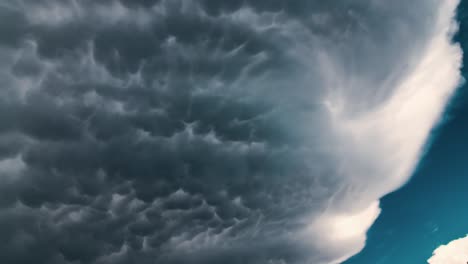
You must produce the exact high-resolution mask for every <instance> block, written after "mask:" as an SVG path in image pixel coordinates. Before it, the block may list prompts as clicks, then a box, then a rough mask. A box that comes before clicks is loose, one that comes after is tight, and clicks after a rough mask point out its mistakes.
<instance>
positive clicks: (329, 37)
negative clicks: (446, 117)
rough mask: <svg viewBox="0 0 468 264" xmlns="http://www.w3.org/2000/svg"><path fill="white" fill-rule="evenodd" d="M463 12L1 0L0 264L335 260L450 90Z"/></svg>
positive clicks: (359, 241)
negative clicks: (457, 14)
mask: <svg viewBox="0 0 468 264" xmlns="http://www.w3.org/2000/svg"><path fill="white" fill-rule="evenodd" d="M457 4H458V1H457V0H444V1H440V0H413V1H407V0H394V1H384V0H336V1H321V0H313V1H310V0H309V1H306V0H295V1H290V0H288V1H286V0H255V1H254V0H242V1H237V0H232V1H219V0H200V1H195V0H134V1H131V0H102V1H91V0H36V1H27V0H23V1H16V0H4V1H2V3H0V17H1V20H2V22H1V23H0V64H1V66H0V84H1V86H0V234H2V235H1V236H0V243H1V245H2V247H0V262H1V263H10V264H20V263H38V264H42V263H48V264H78V263H80V264H105V263H141V264H146V263H157V264H159V263H164V264H171V263H173V264H176V263H187V264H197V263H203V264H205V263H227V264H228V263H246V264H250V263H255V264H262V263H265V264H280V263H284V264H306V263H338V262H341V261H343V260H345V259H347V258H349V257H350V256H352V255H353V254H356V253H357V252H359V251H360V250H361V249H362V247H363V246H364V244H365V239H366V236H365V235H366V231H367V229H368V228H369V227H370V226H371V225H372V223H373V221H374V220H375V219H376V217H377V216H378V215H379V213H380V208H379V202H378V201H379V199H380V198H381V197H382V196H383V195H385V194H387V193H389V192H391V191H394V190H396V189H397V188H399V187H400V186H401V185H403V184H404V183H405V182H406V181H407V180H408V178H409V177H410V175H411V173H412V170H413V169H414V167H415V166H416V164H417V162H418V159H419V157H420V155H421V153H422V151H423V149H424V145H425V144H426V141H427V140H428V137H429V135H430V132H431V129H432V128H433V127H434V125H436V123H437V121H438V119H439V117H440V115H441V113H442V111H443V109H444V107H445V105H446V104H447V102H448V100H449V99H450V97H451V95H452V94H453V93H454V91H455V89H456V87H457V86H458V84H459V82H460V72H459V68H460V64H461V57H462V54H461V50H460V48H459V47H458V45H457V44H455V43H452V41H451V38H452V36H453V34H454V33H455V32H456V30H457V25H456V24H455V22H454V20H453V18H454V15H455V9H456V7H457Z"/></svg>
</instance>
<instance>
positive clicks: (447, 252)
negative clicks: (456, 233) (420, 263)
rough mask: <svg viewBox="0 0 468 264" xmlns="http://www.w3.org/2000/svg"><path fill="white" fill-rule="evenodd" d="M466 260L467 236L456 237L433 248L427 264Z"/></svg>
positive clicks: (463, 261)
mask: <svg viewBox="0 0 468 264" xmlns="http://www.w3.org/2000/svg"><path fill="white" fill-rule="evenodd" d="M467 261H468V236H466V237H464V238H460V239H456V240H454V241H452V242H450V243H448V244H447V245H442V246H440V247H438V248H437V249H436V250H434V253H433V256H432V257H431V258H430V259H429V260H428V261H427V262H428V263H429V264H459V263H466V262H467Z"/></svg>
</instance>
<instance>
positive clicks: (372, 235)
mask: <svg viewBox="0 0 468 264" xmlns="http://www.w3.org/2000/svg"><path fill="white" fill-rule="evenodd" d="M467 12H468V1H462V3H461V5H460V7H459V11H458V17H459V20H460V23H461V25H460V32H459V34H458V36H457V37H456V41H459V42H460V43H461V45H462V48H463V50H464V51H465V52H467V50H468V14H467ZM464 65H468V59H467V58H466V56H464ZM467 71H468V69H467V68H466V66H465V67H464V69H463V74H464V76H465V78H466V76H467ZM467 89H468V87H467V86H466V85H463V86H462V87H461V88H460V89H459V91H458V94H457V96H455V98H454V100H453V102H452V104H451V106H450V107H449V109H448V110H447V112H446V114H445V116H444V122H443V123H442V124H441V125H440V126H439V127H438V128H437V129H436V130H435V132H433V142H432V144H431V145H430V146H429V147H428V150H427V153H426V155H425V156H424V157H423V159H422V161H421V163H420V165H419V167H418V169H417V171H416V172H415V174H414V176H413V178H412V179H411V180H410V182H409V183H408V184H407V185H406V186H404V187H403V188H402V189H400V190H398V191H396V192H394V193H391V194H389V195H387V196H386V197H384V198H383V199H382V201H381V208H382V213H381V215H380V216H379V218H378V220H377V221H376V222H375V224H374V225H373V227H372V228H371V229H370V231H369V233H368V240H367V244H366V247H365V249H364V250H363V251H362V252H361V253H360V254H358V255H356V256H355V257H353V258H352V259H350V260H348V261H347V262H346V263H348V264H358V263H359V264H361V263H363V264H364V263H375V264H387V263H399V264H406V263H408V264H414V263H426V261H427V259H428V258H429V257H430V256H431V254H432V252H433V250H434V249H436V248H437V247H438V246H440V245H442V244H447V243H448V242H450V241H451V240H454V239H457V238H460V237H463V236H465V235H466V234H467V233H468V224H467V223H468V207H467V201H468V160H467V157H468V149H467V148H466V146H467V145H468V137H467V135H468V122H467V117H468V91H467Z"/></svg>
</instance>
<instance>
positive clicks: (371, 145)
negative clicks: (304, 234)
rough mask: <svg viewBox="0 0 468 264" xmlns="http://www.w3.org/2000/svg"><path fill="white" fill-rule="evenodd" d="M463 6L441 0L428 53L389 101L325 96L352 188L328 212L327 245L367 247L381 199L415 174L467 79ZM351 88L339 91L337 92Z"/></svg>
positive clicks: (323, 222) (345, 250) (345, 249)
mask: <svg viewBox="0 0 468 264" xmlns="http://www.w3.org/2000/svg"><path fill="white" fill-rule="evenodd" d="M457 4H458V1H457V0H450V1H444V2H443V3H442V4H440V9H439V10H440V11H439V18H438V19H437V20H436V24H435V27H434V28H435V30H434V33H433V35H432V37H431V38H430V41H429V43H428V44H427V48H426V49H425V52H424V53H423V56H422V57H421V59H420V60H419V61H418V63H416V65H415V67H414V68H413V69H412V70H410V71H409V72H408V74H407V75H406V77H404V78H402V79H401V81H400V82H398V84H397V87H395V88H394V90H393V91H394V92H393V94H392V95H391V96H390V97H389V98H388V99H387V100H386V101H383V102H381V103H379V104H378V106H377V107H375V108H374V109H370V111H364V112H363V113H359V114H353V113H352V109H348V108H347V105H351V106H354V105H355V104H356V103H357V102H356V101H354V100H352V99H351V100H350V98H347V97H346V96H345V97H333V96H331V97H330V98H329V99H328V100H327V101H326V103H327V105H328V107H329V109H330V112H331V115H332V119H333V125H334V126H335V127H334V129H335V130H336V131H337V132H336V133H337V134H338V135H339V136H338V138H339V139H338V140H337V141H338V142H339V144H340V146H337V149H339V150H340V151H337V153H338V154H337V155H338V160H339V161H338V167H339V168H340V170H341V171H343V174H344V175H346V176H347V179H349V185H348V187H347V188H345V190H343V191H342V193H343V194H342V197H340V198H338V197H339V196H340V194H339V193H340V192H338V194H337V195H335V196H336V197H337V198H336V199H334V200H333V201H332V202H331V205H330V208H332V209H329V210H332V211H335V210H336V211H338V212H340V213H338V215H339V216H333V217H322V218H319V219H318V221H319V223H320V224H319V225H318V226H319V228H318V230H322V231H323V230H327V231H323V233H325V234H326V236H327V237H330V238H333V239H328V240H330V241H335V243H327V246H329V247H332V248H334V249H332V250H336V251H338V252H340V251H341V254H342V256H350V255H353V254H355V253H357V252H358V251H360V250H361V249H362V248H363V247H364V244H365V234H366V232H367V230H368V228H369V227H370V226H371V224H372V223H373V222H374V221H375V219H376V217H377V216H378V214H379V213H380V209H379V208H378V203H376V202H375V201H376V200H379V199H380V198H381V197H383V196H384V195H386V194H388V193H389V192H392V191H394V190H396V189H398V188H399V187H401V186H402V185H403V184H405V183H406V181H407V180H408V179H409V177H410V176H411V174H412V172H413V170H414V167H415V166H416V164H417V162H418V160H419V158H420V156H421V152H422V150H423V148H424V145H425V144H426V142H427V140H428V137H429V135H430V131H431V130H432V128H433V127H434V126H435V125H436V124H437V122H438V120H439V119H440V116H441V113H442V111H443V110H444V108H445V106H446V104H447V102H448V100H449V99H450V98H451V96H452V95H453V92H454V91H455V89H456V88H457V87H458V85H459V83H460V78H461V76H460V71H459V69H460V66H461V60H462V51H461V49H460V47H459V46H458V45H457V44H453V43H452V41H451V38H452V36H453V32H454V31H455V30H456V25H455V24H454V21H453V16H454V14H455V12H454V11H455V8H456V6H457ZM335 76H336V75H335ZM334 78H335V79H336V77H334ZM343 83H346V80H344V81H343ZM352 88H353V87H351V89H352ZM345 92H346V91H339V90H334V93H333V94H335V95H337V94H340V95H342V94H345ZM333 208H339V209H333ZM366 208H367V209H366ZM346 212H348V213H346ZM323 227H325V228H323ZM337 232H338V233H337ZM338 238H346V239H344V240H343V239H338ZM325 241H327V240H325ZM340 241H341V242H343V241H346V243H341V242H340ZM340 248H341V249H340ZM350 252H352V253H350ZM337 255H339V253H338V254H337ZM344 259H345V258H344ZM465 261H466V260H465ZM333 263H335V262H333ZM440 263H442V262H440ZM463 263H465V262H463Z"/></svg>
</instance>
